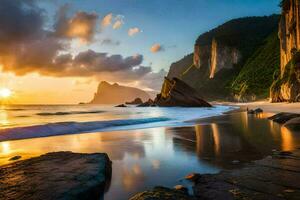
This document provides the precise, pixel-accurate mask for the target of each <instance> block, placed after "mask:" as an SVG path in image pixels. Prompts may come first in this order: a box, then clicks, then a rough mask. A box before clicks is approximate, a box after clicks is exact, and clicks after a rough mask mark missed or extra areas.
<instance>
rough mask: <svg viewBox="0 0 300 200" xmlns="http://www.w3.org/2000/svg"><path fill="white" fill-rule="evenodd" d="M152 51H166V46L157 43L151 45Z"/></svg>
mask: <svg viewBox="0 0 300 200" xmlns="http://www.w3.org/2000/svg"><path fill="white" fill-rule="evenodd" d="M150 51H151V52H152V53H157V52H160V51H164V48H163V46H162V45H161V44H158V43H156V44H153V45H152V46H151V48H150Z"/></svg>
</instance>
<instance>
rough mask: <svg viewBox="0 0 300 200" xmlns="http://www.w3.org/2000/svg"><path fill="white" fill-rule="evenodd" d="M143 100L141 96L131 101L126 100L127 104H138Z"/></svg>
mask: <svg viewBox="0 0 300 200" xmlns="http://www.w3.org/2000/svg"><path fill="white" fill-rule="evenodd" d="M142 103H143V101H142V99H141V98H135V99H134V100H133V101H130V102H126V104H128V105H138V104H142Z"/></svg>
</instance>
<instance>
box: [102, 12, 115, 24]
mask: <svg viewBox="0 0 300 200" xmlns="http://www.w3.org/2000/svg"><path fill="white" fill-rule="evenodd" d="M112 19H113V14H112V13H109V14H107V15H105V16H104V17H103V18H102V21H101V25H102V26H103V27H106V26H109V25H111V23H112Z"/></svg>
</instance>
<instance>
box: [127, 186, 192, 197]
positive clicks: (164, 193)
mask: <svg viewBox="0 0 300 200" xmlns="http://www.w3.org/2000/svg"><path fill="white" fill-rule="evenodd" d="M194 199H195V198H194V197H191V196H189V195H188V194H187V193H186V192H183V191H180V190H176V189H170V188H165V187H159V186H158V187H155V188H154V189H153V190H149V191H145V192H141V193H138V194H136V195H135V196H134V197H132V198H130V200H194Z"/></svg>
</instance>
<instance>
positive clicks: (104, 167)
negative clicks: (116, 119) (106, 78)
mask: <svg viewBox="0 0 300 200" xmlns="http://www.w3.org/2000/svg"><path fill="white" fill-rule="evenodd" d="M111 173H112V169H111V161H110V160H109V158H108V156H107V154H105V153H94V154H82V153H72V152H54V153H47V154H45V155H42V156H39V157H35V158H31V159H28V160H23V161H17V162H14V163H11V164H8V165H4V166H1V167H0V188H1V189H0V190H1V192H0V199H2V200H9V199H18V200H27V199H37V200H39V199H43V200H53V199H57V200H59V199H70V200H75V199H83V200H84V199H87V200H90V199H102V198H103V194H104V191H105V190H106V189H107V187H108V186H109V182H110V178H111Z"/></svg>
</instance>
